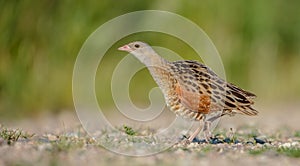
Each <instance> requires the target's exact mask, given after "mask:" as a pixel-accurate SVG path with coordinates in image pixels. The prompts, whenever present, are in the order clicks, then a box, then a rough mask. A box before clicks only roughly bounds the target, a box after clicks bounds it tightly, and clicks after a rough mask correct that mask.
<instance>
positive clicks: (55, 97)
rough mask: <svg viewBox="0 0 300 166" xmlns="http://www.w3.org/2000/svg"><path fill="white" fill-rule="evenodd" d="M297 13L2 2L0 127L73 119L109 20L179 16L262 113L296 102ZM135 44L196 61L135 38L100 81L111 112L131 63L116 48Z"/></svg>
mask: <svg viewBox="0 0 300 166" xmlns="http://www.w3.org/2000/svg"><path fill="white" fill-rule="evenodd" d="M299 6H300V1H297V0H289V1H285V0H273V1H260V0H255V1H247V0H232V1H230V2H223V1H215V0H207V1H196V0H193V1H185V0H174V1H159V0H151V1H139V0H133V1H109V0H102V1H96V0H92V1H79V0H65V1H59V0H44V1H37V0H31V1H30V0H28V1H15V0H11V1H6V0H0V119H1V118H2V119H3V118H21V117H29V116H34V115H38V114H39V113H40V112H45V111H50V112H60V111H63V110H71V111H73V110H74V108H73V101H72V70H73V65H74V62H75V60H76V56H77V54H78V52H79V50H80V48H81V46H82V44H83V43H84V41H85V40H86V38H87V37H88V36H89V35H90V34H91V33H92V32H93V31H94V30H96V28H98V27H99V26H100V25H101V24H103V23H105V22H106V21H108V20H110V19H113V18H115V17H117V16H119V15H122V14H126V13H128V12H133V11H136V10H146V9H155V10H166V11H170V12H174V13H177V14H180V15H182V16H184V17H186V18H188V19H190V20H192V21H193V22H195V23H196V24H198V25H199V26H200V27H201V28H203V30H204V31H205V32H206V33H207V34H208V36H209V37H210V38H211V39H212V41H213V42H214V44H215V45H216V47H217V49H218V50H219V52H220V55H221V57H222V60H223V62H224V66H225V70H226V74H227V80H229V81H230V82H233V83H235V84H237V85H239V86H241V87H243V88H245V89H248V90H250V91H253V92H255V93H256V94H257V95H258V96H259V98H258V99H257V101H258V103H259V104H260V105H270V104H272V103H278V102H283V103H285V102H286V103H290V102H298V101H299V99H300V77H299V73H300V65H299V62H300V31H299V30H300V10H299ZM132 39H139V40H145V41H148V42H149V43H151V44H154V45H162V46H166V47H168V48H170V49H172V48H174V49H175V48H177V50H176V52H177V53H179V54H180V55H185V54H193V52H192V51H191V50H190V48H189V47H188V46H182V47H178V41H177V40H175V39H174V38H172V37H170V36H168V37H166V36H165V35H163V34H156V33H147V34H145V33H140V34H134V35H131V36H128V37H126V38H125V39H124V40H122V41H120V42H118V43H116V44H115V45H114V46H113V47H112V48H111V49H110V50H109V51H108V53H107V55H106V56H105V57H104V59H103V62H101V63H103V64H102V65H101V66H102V67H103V66H104V68H103V69H105V70H102V71H101V72H103V73H102V74H103V75H102V76H101V78H98V79H97V80H96V82H98V81H103V80H108V81H107V83H106V84H102V85H101V87H99V88H97V93H98V94H99V95H100V97H99V100H101V102H103V103H105V104H106V105H107V107H110V105H112V101H111V94H110V90H109V89H110V88H107V86H108V87H109V76H110V73H111V72H112V70H113V68H114V65H116V64H117V63H118V62H119V61H120V60H121V59H122V55H125V54H124V53H122V52H118V51H116V48H117V47H118V46H120V45H121V44H124V43H125V42H124V41H131V40H132ZM103 40H105V39H103ZM178 48H180V49H178ZM117 55H120V56H117ZM105 73H106V74H105ZM100 74H101V73H100ZM145 74H147V71H146V70H143V71H141V72H139V73H138V74H137V78H135V79H134V80H133V83H132V85H136V86H134V88H131V91H132V92H131V95H132V96H135V97H134V98H136V99H137V100H139V102H141V103H143V102H145V103H147V102H148V99H147V93H148V92H146V91H145V89H147V88H149V87H152V86H155V84H154V82H153V80H152V79H151V77H148V76H147V77H141V76H143V75H145ZM139 75H140V77H138V76H139ZM142 81H143V84H142V85H141V83H140V82H142ZM144 91H145V93H144Z"/></svg>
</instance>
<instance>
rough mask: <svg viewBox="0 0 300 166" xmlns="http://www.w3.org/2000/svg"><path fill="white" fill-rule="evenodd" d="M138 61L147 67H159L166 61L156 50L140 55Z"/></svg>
mask: <svg viewBox="0 0 300 166" xmlns="http://www.w3.org/2000/svg"><path fill="white" fill-rule="evenodd" d="M140 61H141V62H142V63H144V64H145V65H146V66H147V67H155V66H156V67H161V66H164V65H166V64H167V63H168V61H167V60H166V59H164V58H163V57H161V56H159V55H158V54H157V53H156V52H154V51H153V52H150V53H148V54H146V55H144V56H142V57H141V59H140Z"/></svg>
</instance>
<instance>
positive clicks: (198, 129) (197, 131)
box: [188, 124, 201, 142]
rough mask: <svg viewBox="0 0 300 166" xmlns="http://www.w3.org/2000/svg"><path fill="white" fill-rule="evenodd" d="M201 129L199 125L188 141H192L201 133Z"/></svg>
mask: <svg viewBox="0 0 300 166" xmlns="http://www.w3.org/2000/svg"><path fill="white" fill-rule="evenodd" d="M199 125H200V124H199ZM200 131H201V126H199V127H198V128H197V129H196V130H195V131H194V133H193V134H192V135H191V136H190V137H189V139H188V141H189V142H192V141H193V140H194V138H195V137H196V136H197V135H198V134H199V132H200Z"/></svg>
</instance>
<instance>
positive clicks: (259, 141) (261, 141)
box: [253, 137, 266, 144]
mask: <svg viewBox="0 0 300 166" xmlns="http://www.w3.org/2000/svg"><path fill="white" fill-rule="evenodd" d="M253 138H254V140H255V142H256V143H258V144H265V143H266V141H264V140H262V139H258V138H256V137H253Z"/></svg>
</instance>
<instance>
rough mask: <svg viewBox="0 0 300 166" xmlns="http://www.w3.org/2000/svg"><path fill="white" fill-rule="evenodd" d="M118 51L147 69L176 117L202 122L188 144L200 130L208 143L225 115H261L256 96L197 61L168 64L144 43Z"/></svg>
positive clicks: (127, 46)
mask: <svg viewBox="0 0 300 166" xmlns="http://www.w3.org/2000/svg"><path fill="white" fill-rule="evenodd" d="M118 50H120V51H125V52H128V53H130V54H133V55H134V56H135V57H136V58H137V59H138V60H139V61H140V62H141V63H143V64H144V65H145V66H146V67H147V68H148V70H149V72H150V74H151V75H152V77H153V79H154V81H155V82H156V83H157V85H158V86H159V88H160V89H161V91H162V93H163V96H164V99H165V102H166V105H167V107H168V108H169V109H170V110H171V111H172V112H174V113H175V114H176V116H180V117H183V118H184V119H188V120H192V121H199V122H200V123H199V127H198V128H197V129H196V130H195V131H194V132H193V133H192V134H191V135H190V136H189V137H188V139H187V142H192V141H193V139H194V138H195V137H196V136H197V135H198V134H199V133H200V131H201V130H202V131H203V133H204V137H205V140H206V141H208V142H209V141H210V140H211V138H212V133H211V131H210V130H211V129H210V128H211V124H212V123H213V122H214V121H215V120H217V119H219V118H221V117H222V116H224V115H229V116H234V115H236V114H243V115H249V116H254V115H257V114H258V111H257V110H256V109H254V108H253V107H252V106H253V104H254V98H256V95H255V94H253V93H251V92H248V91H246V90H243V89H242V88H239V87H238V86H236V85H234V84H232V83H229V82H226V81H225V80H224V79H222V78H220V77H219V76H218V75H217V74H216V73H215V72H214V71H213V70H212V69H210V68H209V67H208V66H207V65H205V64H202V63H200V62H198V61H195V60H180V61H173V62H171V61H168V60H166V59H164V58H163V57H161V56H160V55H159V54H158V53H157V52H155V50H154V49H153V48H152V47H151V46H150V45H149V44H147V43H145V42H142V41H134V42H131V43H129V44H126V45H124V46H122V47H119V48H118ZM201 121H203V126H202V125H201Z"/></svg>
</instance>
